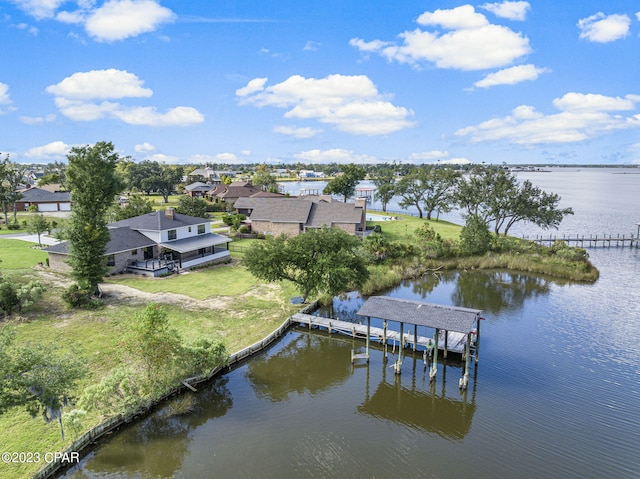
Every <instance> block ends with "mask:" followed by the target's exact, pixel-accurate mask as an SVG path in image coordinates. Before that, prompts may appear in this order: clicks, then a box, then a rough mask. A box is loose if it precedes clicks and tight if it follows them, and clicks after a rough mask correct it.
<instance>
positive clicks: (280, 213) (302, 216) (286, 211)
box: [235, 196, 367, 236]
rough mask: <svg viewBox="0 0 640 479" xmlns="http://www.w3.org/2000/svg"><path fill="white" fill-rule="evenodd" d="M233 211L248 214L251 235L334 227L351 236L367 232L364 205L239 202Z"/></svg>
mask: <svg viewBox="0 0 640 479" xmlns="http://www.w3.org/2000/svg"><path fill="white" fill-rule="evenodd" d="M235 208H236V211H238V212H240V211H244V212H245V214H247V213H248V217H249V220H250V221H251V230H252V231H253V232H254V233H264V234H270V235H280V234H285V235H287V236H296V235H298V234H300V233H304V232H305V231H307V230H309V229H314V228H322V227H324V226H326V227H334V228H340V229H342V230H344V231H346V232H347V233H350V234H353V235H362V234H364V232H365V230H366V213H367V207H366V201H365V199H357V200H356V202H355V203H343V202H340V201H334V200H333V199H332V198H331V197H330V196H305V197H301V198H286V197H284V198H240V199H238V201H236V203H235Z"/></svg>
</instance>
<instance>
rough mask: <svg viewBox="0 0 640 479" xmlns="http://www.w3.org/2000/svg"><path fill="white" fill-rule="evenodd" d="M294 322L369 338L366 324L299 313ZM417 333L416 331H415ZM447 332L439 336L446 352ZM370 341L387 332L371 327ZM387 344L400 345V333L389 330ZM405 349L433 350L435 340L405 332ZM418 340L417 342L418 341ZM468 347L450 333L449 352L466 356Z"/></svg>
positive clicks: (380, 338) (459, 336) (462, 336)
mask: <svg viewBox="0 0 640 479" xmlns="http://www.w3.org/2000/svg"><path fill="white" fill-rule="evenodd" d="M291 320H292V321H293V322H297V323H300V324H301V325H305V326H309V327H310V328H312V327H315V328H322V329H325V330H327V331H328V332H329V333H334V332H335V333H340V334H345V335H347V336H351V337H354V338H358V339H366V338H367V326H366V325H365V324H358V323H351V322H349V321H340V320H338V319H332V318H324V317H321V316H313V315H311V314H304V313H297V314H294V315H293V316H292V317H291ZM414 331H415V330H414ZM445 333H446V332H445V331H440V334H439V336H438V349H439V350H442V351H444V350H445ZM369 334H370V339H371V340H374V341H378V342H379V343H382V342H383V341H384V334H385V331H384V329H382V328H377V327H373V326H371V327H370V329H369ZM386 335H387V343H388V344H391V345H393V346H395V345H400V333H399V332H398V331H392V330H390V329H387V331H386ZM403 340H404V347H411V348H412V349H414V350H415V349H417V347H418V346H421V347H423V348H425V349H432V348H433V338H431V337H426V336H420V335H418V336H417V337H416V335H415V333H414V332H405V333H404V334H403ZM416 340H417V341H416ZM465 345H466V334H464V333H457V332H454V331H449V332H448V337H447V347H446V351H447V352H453V353H457V354H464V351H465ZM472 349H473V345H472Z"/></svg>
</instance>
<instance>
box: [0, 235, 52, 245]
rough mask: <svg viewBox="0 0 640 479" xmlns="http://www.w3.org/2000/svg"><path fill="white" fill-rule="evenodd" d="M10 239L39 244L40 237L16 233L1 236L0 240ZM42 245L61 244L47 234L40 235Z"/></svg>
mask: <svg viewBox="0 0 640 479" xmlns="http://www.w3.org/2000/svg"><path fill="white" fill-rule="evenodd" d="M3 238H8V239H18V240H22V241H29V242H30V243H36V244H37V243H38V235H30V234H28V233H15V234H8V235H0V239H3ZM40 243H42V244H44V245H53V244H58V243H60V240H59V239H56V238H54V237H53V236H47V235H45V234H41V235H40Z"/></svg>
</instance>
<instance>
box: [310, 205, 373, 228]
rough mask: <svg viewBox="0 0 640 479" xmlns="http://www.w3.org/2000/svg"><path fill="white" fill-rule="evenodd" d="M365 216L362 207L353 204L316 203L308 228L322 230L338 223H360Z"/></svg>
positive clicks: (312, 209)
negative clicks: (323, 227)
mask: <svg viewBox="0 0 640 479" xmlns="http://www.w3.org/2000/svg"><path fill="white" fill-rule="evenodd" d="M307 201H308V200H307ZM363 214H364V210H363V209H362V208H360V207H355V206H354V204H353V203H336V202H331V203H329V202H326V201H317V202H316V201H314V202H313V208H311V216H310V217H309V220H308V221H307V226H308V227H311V228H321V227H322V226H331V225H332V224H336V223H343V224H344V223H346V224H355V223H360V222H361V221H362V215H363Z"/></svg>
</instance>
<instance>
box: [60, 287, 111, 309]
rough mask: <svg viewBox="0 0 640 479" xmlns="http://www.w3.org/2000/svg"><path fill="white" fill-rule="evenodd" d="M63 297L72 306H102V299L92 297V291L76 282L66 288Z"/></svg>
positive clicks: (86, 307)
mask: <svg viewBox="0 0 640 479" xmlns="http://www.w3.org/2000/svg"><path fill="white" fill-rule="evenodd" d="M62 299H63V300H64V302H65V303H67V304H68V305H69V306H71V307H72V308H83V309H98V308H100V307H101V306H102V301H100V300H99V299H98V298H93V297H92V291H90V290H89V289H84V288H81V287H80V286H79V285H78V284H76V283H74V284H72V285H71V286H69V287H68V288H67V289H65V290H64V292H63V293H62Z"/></svg>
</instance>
